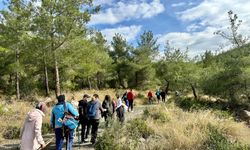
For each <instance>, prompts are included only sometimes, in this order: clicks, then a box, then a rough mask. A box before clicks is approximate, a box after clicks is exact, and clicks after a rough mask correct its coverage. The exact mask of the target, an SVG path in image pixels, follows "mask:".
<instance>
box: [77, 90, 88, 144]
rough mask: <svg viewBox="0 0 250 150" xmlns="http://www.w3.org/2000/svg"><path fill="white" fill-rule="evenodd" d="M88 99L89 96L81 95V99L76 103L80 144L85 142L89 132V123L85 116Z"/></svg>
mask: <svg viewBox="0 0 250 150" xmlns="http://www.w3.org/2000/svg"><path fill="white" fill-rule="evenodd" d="M88 98H90V96H89V95H88V94H84V95H83V99H82V100H80V101H79V103H78V112H79V121H80V125H81V127H82V131H81V142H82V143H83V142H84V143H85V142H87V139H88V135H89V131H90V123H89V119H88V115H87V106H88Z"/></svg>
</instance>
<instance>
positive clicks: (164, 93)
mask: <svg viewBox="0 0 250 150" xmlns="http://www.w3.org/2000/svg"><path fill="white" fill-rule="evenodd" d="M161 99H162V102H164V103H165V102H166V92H165V91H164V90H162V91H161Z"/></svg>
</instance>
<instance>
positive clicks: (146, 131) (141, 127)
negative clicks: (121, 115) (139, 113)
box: [127, 118, 154, 139]
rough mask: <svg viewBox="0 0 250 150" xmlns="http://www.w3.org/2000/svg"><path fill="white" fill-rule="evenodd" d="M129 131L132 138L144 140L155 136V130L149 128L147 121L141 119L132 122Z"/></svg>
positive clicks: (128, 127)
mask: <svg viewBox="0 0 250 150" xmlns="http://www.w3.org/2000/svg"><path fill="white" fill-rule="evenodd" d="M127 130H128V132H129V134H130V135H131V137H139V138H140V137H142V138H144V139H147V138H148V137H149V136H150V135H152V134H154V130H153V129H151V128H150V127H148V126H147V123H146V121H144V120H142V119H139V118H137V119H134V120H132V121H130V122H129V124H128V125H127Z"/></svg>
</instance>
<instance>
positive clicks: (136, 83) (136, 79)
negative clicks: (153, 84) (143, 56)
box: [135, 71, 138, 87]
mask: <svg viewBox="0 0 250 150" xmlns="http://www.w3.org/2000/svg"><path fill="white" fill-rule="evenodd" d="M135 87H138V72H137V71H136V72H135Z"/></svg>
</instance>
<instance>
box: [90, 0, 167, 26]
mask: <svg viewBox="0 0 250 150" xmlns="http://www.w3.org/2000/svg"><path fill="white" fill-rule="evenodd" d="M164 10H165V8H164V6H163V4H162V3H161V2H160V0H153V1H152V2H150V3H147V2H145V1H141V2H139V1H132V2H130V3H128V2H127V3H125V2H122V1H121V2H118V3H117V4H114V5H113V7H110V8H108V9H105V10H104V11H101V12H100V13H99V14H95V15H93V16H92V17H91V21H90V23H89V24H90V25H95V24H116V23H119V22H122V21H125V20H133V19H145V18H151V17H153V16H156V15H158V14H160V13H162V12H163V11H164Z"/></svg>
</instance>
